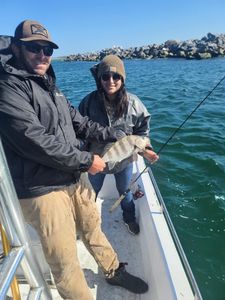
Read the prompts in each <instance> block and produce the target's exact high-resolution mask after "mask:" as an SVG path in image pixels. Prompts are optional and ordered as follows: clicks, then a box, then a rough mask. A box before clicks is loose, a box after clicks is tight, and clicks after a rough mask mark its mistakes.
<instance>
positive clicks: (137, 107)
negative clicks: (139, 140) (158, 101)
mask: <svg viewBox="0 0 225 300" xmlns="http://www.w3.org/2000/svg"><path fill="white" fill-rule="evenodd" d="M91 72H92V75H93V76H94V78H95V81H96V85H97V90H96V91H93V92H92V93H90V94H88V95H87V96H86V97H85V98H84V99H83V100H82V101H81V103H80V105H79V110H80V112H81V114H82V115H87V116H88V117H89V118H90V119H92V120H93V121H97V122H98V123H100V124H101V125H103V126H105V125H109V126H112V127H114V128H117V129H120V130H122V131H123V132H124V133H125V134H126V135H131V134H134V135H140V136H146V137H148V136H149V129H150V128H149V121H150V114H149V113H148V111H147V109H146V107H145V106H144V104H143V103H142V102H141V100H140V99H139V98H138V97H137V96H135V95H133V94H131V93H129V92H127V91H126V88H125V79H126V74H125V69H124V64H123V62H122V60H121V59H120V58H119V57H118V56H116V55H107V56H105V57H104V58H103V60H102V61H101V62H100V63H99V64H97V65H95V66H94V67H93V68H91ZM89 146H90V148H89V150H92V151H93V152H94V153H98V154H101V153H102V150H103V148H104V146H105V145H100V144H99V143H98V144H96V143H95V144H94V143H92V144H91V145H89ZM144 157H145V158H147V159H148V160H149V161H150V162H152V163H153V162H155V161H156V160H157V159H158V156H157V154H156V153H155V152H153V151H151V150H146V152H145V153H144ZM132 167H133V164H132V163H129V164H128V165H127V166H126V167H125V168H124V169H123V170H122V171H119V172H117V173H115V174H114V176H115V181H116V187H117V190H118V192H119V194H120V195H122V194H123V193H124V192H125V191H126V190H127V189H128V188H129V185H130V182H131V179H132ZM105 175H106V174H104V173H98V174H96V175H90V176H89V179H90V181H91V184H92V186H93V188H94V190H95V192H96V194H98V192H99V191H100V189H101V187H102V185H103V181H104V178H105ZM121 208H122V211H123V220H124V223H125V225H126V226H127V228H128V230H129V232H130V233H132V234H134V235H135V234H138V233H139V232H140V228H139V225H138V223H137V222H136V218H135V205H134V202H133V195H132V193H131V192H129V193H127V194H126V196H125V198H124V199H123V200H122V202H121Z"/></svg>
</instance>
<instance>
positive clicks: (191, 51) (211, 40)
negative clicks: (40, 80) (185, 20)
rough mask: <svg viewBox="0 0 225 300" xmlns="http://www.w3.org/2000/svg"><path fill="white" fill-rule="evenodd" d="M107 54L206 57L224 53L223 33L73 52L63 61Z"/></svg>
mask: <svg viewBox="0 0 225 300" xmlns="http://www.w3.org/2000/svg"><path fill="white" fill-rule="evenodd" d="M108 54H116V55H118V56H119V57H120V58H121V59H154V58H185V59H206V58H212V57H218V56H224V55H225V35H224V34H219V35H216V34H212V33H208V34H207V35H206V36H205V37H203V38H202V39H200V40H199V39H191V40H186V41H182V42H181V41H177V40H168V41H166V42H165V43H163V44H159V45H157V44H151V45H147V46H141V47H131V48H128V49H123V48H122V47H113V48H109V49H104V50H101V51H96V52H91V53H84V54H74V55H69V56H66V57H63V58H62V59H63V60H65V61H99V60H101V59H102V58H103V57H104V56H106V55H108Z"/></svg>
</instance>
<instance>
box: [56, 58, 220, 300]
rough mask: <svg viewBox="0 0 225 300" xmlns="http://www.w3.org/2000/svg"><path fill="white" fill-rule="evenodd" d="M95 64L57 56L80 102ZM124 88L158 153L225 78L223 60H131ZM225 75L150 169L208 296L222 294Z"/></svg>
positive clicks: (62, 80) (91, 85)
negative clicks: (139, 105)
mask: <svg viewBox="0 0 225 300" xmlns="http://www.w3.org/2000/svg"><path fill="white" fill-rule="evenodd" d="M92 65H93V63H92V62H71V63H68V62H56V61H55V62H54V68H55V71H56V74H57V77H58V85H59V87H60V88H61V90H62V91H63V92H64V93H65V94H66V95H67V97H68V98H69V99H70V100H71V101H72V102H73V104H74V105H75V106H77V105H78V104H79V102H80V100H81V99H82V98H83V97H84V96H85V95H86V94H87V93H88V92H91V91H92V90H93V89H95V82H94V79H93V78H92V77H91V74H90V72H89V68H90V67H91V66H92ZM125 67H126V71H127V80H126V86H127V89H128V90H129V91H130V92H132V93H135V94H137V95H138V96H139V97H140V98H141V99H142V101H143V102H144V103H145V105H146V107H147V108H148V110H149V112H150V113H151V115H152V118H151V140H152V144H153V146H154V149H155V150H156V151H157V150H158V149H159V148H160V147H161V146H162V145H163V143H165V141H166V140H167V139H168V138H169V137H170V135H171V134H172V133H173V132H174V130H175V129H176V128H177V127H178V126H179V125H180V124H181V123H182V122H183V121H184V120H185V118H186V117H187V116H188V115H189V114H190V113H191V112H192V111H193V109H194V108H195V107H196V105H197V104H198V103H199V102H200V101H201V100H202V99H203V98H204V97H205V96H206V95H207V94H208V92H209V91H210V90H211V89H212V88H213V87H214V86H215V85H216V84H217V82H218V81H219V80H220V79H221V78H222V77H223V76H224V72H225V59H223V58H220V59H211V60H202V61H194V60H193V61H188V60H178V59H168V60H166V59H165V60H160V59H159V60H134V61H126V62H125ZM224 153H225V80H224V81H223V82H222V84H221V85H220V86H219V87H218V88H217V89H216V90H215V91H214V92H213V94H212V95H211V96H210V97H209V98H208V99H207V100H206V101H205V102H204V104H203V105H202V106H201V107H200V108H199V109H198V110H197V111H196V112H195V114H194V115H193V116H192V117H191V119H189V120H188V121H187V123H186V124H185V125H184V127H183V128H182V129H181V130H180V131H179V132H178V133H177V134H176V135H175V137H174V138H173V139H172V140H171V141H170V143H169V144H168V145H167V146H166V147H165V148H164V149H163V151H162V152H161V154H160V160H159V162H158V163H157V164H155V165H154V166H153V172H154V175H155V178H156V181H157V183H158V186H159V188H160V191H161V194H162V196H163V198H164V200H165V202H166V205H167V208H168V211H169V213H170V216H171V219H172V221H173V223H174V226H175V228H176V230H177V233H178V236H179V238H180V241H181V243H182V246H183V248H184V250H185V253H186V256H187V258H188V260H189V263H190V265H191V267H192V270H193V273H194V275H195V278H196V281H197V282H198V285H199V288H200V290H201V293H202V295H203V298H204V299H206V300H224V299H225V155H224Z"/></svg>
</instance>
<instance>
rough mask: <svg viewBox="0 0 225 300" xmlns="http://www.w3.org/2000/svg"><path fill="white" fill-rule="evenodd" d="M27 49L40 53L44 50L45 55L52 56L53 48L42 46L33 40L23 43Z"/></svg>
mask: <svg viewBox="0 0 225 300" xmlns="http://www.w3.org/2000/svg"><path fill="white" fill-rule="evenodd" d="M23 45H24V47H25V49H26V50H27V51H29V52H32V53H35V54H38V53H40V52H41V50H43V53H44V55H45V56H52V54H53V50H54V49H53V48H52V47H51V46H42V45H39V44H36V43H33V42H27V43H23Z"/></svg>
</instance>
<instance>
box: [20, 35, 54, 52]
mask: <svg viewBox="0 0 225 300" xmlns="http://www.w3.org/2000/svg"><path fill="white" fill-rule="evenodd" d="M20 41H23V42H32V41H45V42H48V43H49V44H50V45H51V46H52V48H54V49H58V48H59V46H58V45H56V44H55V43H53V42H52V41H49V40H47V39H44V38H43V39H40V38H35V37H28V38H23V39H20Z"/></svg>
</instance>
